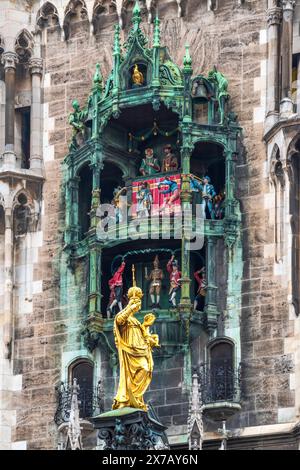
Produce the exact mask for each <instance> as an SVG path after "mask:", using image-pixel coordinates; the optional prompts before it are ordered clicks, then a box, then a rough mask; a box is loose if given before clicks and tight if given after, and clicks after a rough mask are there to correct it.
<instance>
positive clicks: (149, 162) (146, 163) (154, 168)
mask: <svg viewBox="0 0 300 470" xmlns="http://www.w3.org/2000/svg"><path fill="white" fill-rule="evenodd" d="M159 171H160V164H159V161H158V159H157V158H155V157H154V155H153V149H152V148H147V149H146V150H145V158H143V160H142V163H141V166H140V173H141V174H142V175H143V176H148V175H149V176H151V175H155V174H156V173H158V172H159Z"/></svg>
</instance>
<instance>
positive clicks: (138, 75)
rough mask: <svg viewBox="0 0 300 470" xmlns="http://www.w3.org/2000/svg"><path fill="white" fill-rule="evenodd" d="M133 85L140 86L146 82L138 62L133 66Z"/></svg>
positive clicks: (134, 86)
mask: <svg viewBox="0 0 300 470" xmlns="http://www.w3.org/2000/svg"><path fill="white" fill-rule="evenodd" d="M131 78H132V87H133V88H138V87H141V86H143V84H144V75H143V74H142V72H141V71H140V70H139V66H138V64H135V65H134V67H133V74H132V77H131Z"/></svg>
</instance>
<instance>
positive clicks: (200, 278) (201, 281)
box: [194, 266, 207, 310]
mask: <svg viewBox="0 0 300 470" xmlns="http://www.w3.org/2000/svg"><path fill="white" fill-rule="evenodd" d="M194 278H195V279H196V281H197V283H198V290H197V295H196V297H195V300H194V310H197V307H198V304H199V303H200V305H201V308H202V307H203V301H204V297H205V296H206V287H207V281H206V270H205V266H203V268H201V269H199V270H198V271H196V272H194Z"/></svg>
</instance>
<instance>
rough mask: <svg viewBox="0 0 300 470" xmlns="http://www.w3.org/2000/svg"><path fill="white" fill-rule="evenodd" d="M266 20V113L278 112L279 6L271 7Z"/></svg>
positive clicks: (280, 18)
mask: <svg viewBox="0 0 300 470" xmlns="http://www.w3.org/2000/svg"><path fill="white" fill-rule="evenodd" d="M267 20H268V86H267V93H268V98H267V113H268V114H270V113H274V112H277V113H278V112H279V64H280V36H279V30H280V24H281V21H282V11H281V8H278V7H277V8H271V9H270V10H268V12H267Z"/></svg>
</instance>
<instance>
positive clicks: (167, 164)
mask: <svg viewBox="0 0 300 470" xmlns="http://www.w3.org/2000/svg"><path fill="white" fill-rule="evenodd" d="M164 154H165V156H164V159H163V164H162V171H163V172H165V173H168V172H169V171H176V170H178V160H177V157H176V156H175V155H174V153H173V152H172V146H171V145H169V144H168V145H165V147H164Z"/></svg>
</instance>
